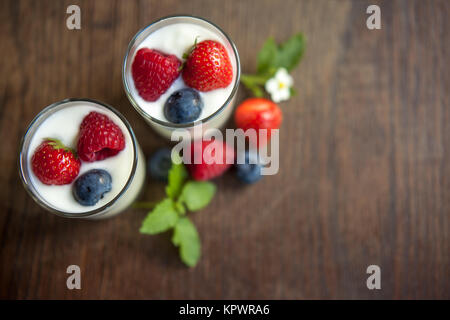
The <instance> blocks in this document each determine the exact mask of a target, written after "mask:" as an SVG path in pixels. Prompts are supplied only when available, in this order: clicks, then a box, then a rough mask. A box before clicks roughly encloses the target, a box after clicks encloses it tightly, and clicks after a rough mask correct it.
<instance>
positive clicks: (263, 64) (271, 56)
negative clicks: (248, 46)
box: [257, 38, 278, 74]
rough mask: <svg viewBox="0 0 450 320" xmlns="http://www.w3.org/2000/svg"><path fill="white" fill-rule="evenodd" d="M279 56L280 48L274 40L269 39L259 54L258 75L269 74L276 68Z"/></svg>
mask: <svg viewBox="0 0 450 320" xmlns="http://www.w3.org/2000/svg"><path fill="white" fill-rule="evenodd" d="M277 55H278V46H277V44H276V43H275V40H274V39H273V38H269V39H267V41H266V42H265V43H264V45H263V47H262V49H261V51H259V53H258V67H257V70H258V74H269V73H270V70H271V69H273V68H275V67H276V66H275V63H276V60H277Z"/></svg>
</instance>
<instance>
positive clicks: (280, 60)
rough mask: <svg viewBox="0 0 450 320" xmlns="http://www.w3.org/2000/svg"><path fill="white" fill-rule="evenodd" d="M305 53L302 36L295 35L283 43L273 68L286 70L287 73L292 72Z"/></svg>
mask: <svg viewBox="0 0 450 320" xmlns="http://www.w3.org/2000/svg"><path fill="white" fill-rule="evenodd" d="M304 51H305V38H304V36H303V34H301V33H297V34H295V35H293V36H292V37H291V38H290V39H288V40H287V41H286V42H285V43H283V44H282V45H281V46H280V47H279V49H278V54H277V56H276V62H275V67H276V68H277V69H278V68H286V69H287V70H288V71H292V70H293V69H294V68H295V67H296V66H297V64H298V63H299V62H300V59H301V58H302V56H303V52H304Z"/></svg>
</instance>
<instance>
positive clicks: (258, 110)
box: [234, 98, 283, 146]
mask: <svg viewBox="0 0 450 320" xmlns="http://www.w3.org/2000/svg"><path fill="white" fill-rule="evenodd" d="M234 119H235V122H236V125H237V127H238V128H241V129H243V130H244V131H246V130H247V129H255V130H257V137H258V141H257V144H258V146H260V145H264V144H265V143H267V140H268V139H270V136H271V133H272V132H271V129H279V128H280V124H281V121H282V119H283V115H282V113H281V109H280V107H278V105H276V104H275V103H273V102H272V101H271V100H268V99H263V98H250V99H247V100H245V101H244V102H242V103H241V104H240V105H239V106H238V107H237V109H236V112H235V114H234ZM259 129H267V135H266V136H263V137H261V139H260V137H259Z"/></svg>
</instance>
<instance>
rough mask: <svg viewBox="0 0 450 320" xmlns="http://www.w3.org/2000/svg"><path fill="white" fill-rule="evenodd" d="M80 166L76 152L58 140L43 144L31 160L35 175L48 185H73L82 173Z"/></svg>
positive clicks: (47, 141)
mask: <svg viewBox="0 0 450 320" xmlns="http://www.w3.org/2000/svg"><path fill="white" fill-rule="evenodd" d="M80 166H81V162H80V160H79V159H78V158H77V156H76V154H75V152H74V151H73V150H72V149H69V148H67V147H65V146H64V145H63V144H62V143H61V142H60V141H59V140H56V139H46V140H45V141H44V142H42V143H41V144H40V145H39V146H38V147H37V148H36V150H35V152H34V154H33V157H32V158H31V167H32V169H33V172H34V174H35V175H36V177H37V178H38V179H39V180H40V181H41V182H42V183H44V184H47V185H52V184H55V185H63V184H69V183H71V182H72V181H73V180H74V179H75V178H76V177H77V175H78V173H79V172H80Z"/></svg>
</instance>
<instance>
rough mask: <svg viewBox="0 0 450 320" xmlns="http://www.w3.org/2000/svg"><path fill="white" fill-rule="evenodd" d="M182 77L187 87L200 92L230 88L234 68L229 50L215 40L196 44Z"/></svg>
mask: <svg viewBox="0 0 450 320" xmlns="http://www.w3.org/2000/svg"><path fill="white" fill-rule="evenodd" d="M182 76H183V80H184V82H185V83H186V85H188V86H189V87H191V88H194V89H197V90H199V91H211V90H214V89H218V88H226V87H228V85H229V84H230V83H231V81H232V80H233V67H232V66H231V61H230V58H229V57H228V53H227V50H226V49H225V47H224V46H223V45H222V44H221V43H219V42H217V41H213V40H206V41H202V42H200V43H198V44H195V45H194V49H193V50H192V52H191V53H190V54H189V56H188V58H187V60H186V63H185V65H184V67H183V74H182Z"/></svg>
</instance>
